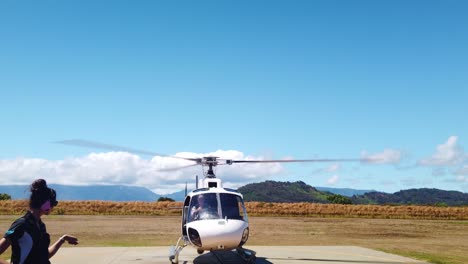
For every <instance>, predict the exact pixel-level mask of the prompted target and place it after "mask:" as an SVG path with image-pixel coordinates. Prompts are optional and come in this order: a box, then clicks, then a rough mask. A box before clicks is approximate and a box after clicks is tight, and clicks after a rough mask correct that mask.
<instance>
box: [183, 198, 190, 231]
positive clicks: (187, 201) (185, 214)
mask: <svg viewBox="0 0 468 264" xmlns="http://www.w3.org/2000/svg"><path fill="white" fill-rule="evenodd" d="M189 205H190V196H187V197H185V201H184V207H183V208H182V235H183V236H187V229H186V228H185V225H186V224H187V218H188V215H189V214H188V211H189V209H190V207H189Z"/></svg>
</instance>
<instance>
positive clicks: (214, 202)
mask: <svg viewBox="0 0 468 264" xmlns="http://www.w3.org/2000/svg"><path fill="white" fill-rule="evenodd" d="M56 143H60V144H66V145H74V146H80V147H88V148H100V149H106V150H113V151H125V152H130V153H135V154H143V155H150V156H163V157H172V158H177V159H184V160H189V161H192V162H194V164H192V165H188V166H184V167H179V168H173V169H169V170H178V169H183V168H187V167H192V166H197V165H201V166H202V167H207V170H206V171H205V170H204V171H203V173H204V175H205V178H204V179H202V180H201V181H200V183H201V184H200V185H201V187H200V188H199V186H198V185H199V182H198V179H197V182H196V189H195V190H193V191H191V192H190V193H188V194H186V197H185V199H184V204H183V208H182V221H181V236H180V238H179V239H178V240H177V243H176V244H175V246H172V247H171V249H170V252H169V260H170V262H171V263H173V264H176V263H178V262H179V254H180V252H181V251H182V250H183V249H184V248H185V247H186V246H188V245H190V246H193V247H195V248H196V249H197V252H198V253H199V254H202V253H203V252H204V251H210V252H216V251H218V250H223V251H235V252H236V254H238V255H239V256H240V257H241V258H242V259H243V260H244V262H246V263H253V262H254V261H255V252H253V251H251V250H247V249H244V248H243V247H242V246H243V245H244V244H245V243H246V242H247V240H248V238H249V221H248V216H247V211H246V209H245V206H244V199H243V196H242V194H241V193H239V192H238V191H236V190H234V189H229V188H224V187H223V184H222V181H221V180H220V179H218V178H216V175H215V173H214V170H213V169H214V167H216V166H219V165H232V164H235V163H284V162H289V163H292V162H348V161H351V162H356V161H368V160H369V159H300V160H293V159H288V160H231V159H221V158H218V157H203V158H183V157H176V156H168V155H162V154H158V153H154V152H150V151H143V150H137V149H132V148H126V147H121V146H115V145H109V144H103V143H99V142H94V141H87V140H80V139H73V140H65V141H59V142H56ZM166 171H168V170H166ZM197 178H198V177H197Z"/></svg>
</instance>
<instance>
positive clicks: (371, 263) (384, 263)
mask: <svg viewBox="0 0 468 264" xmlns="http://www.w3.org/2000/svg"><path fill="white" fill-rule="evenodd" d="M258 259H259V258H257V261H258ZM260 259H263V258H260ZM270 260H272V261H274V260H281V261H285V260H291V261H292V260H294V261H314V262H323V263H329V262H330V263H362V264H366V263H369V264H401V262H394V261H375V260H372V261H366V260H344V259H312V258H310V259H309V258H270ZM255 263H256V264H257V263H262V264H263V263H274V262H270V261H267V262H255Z"/></svg>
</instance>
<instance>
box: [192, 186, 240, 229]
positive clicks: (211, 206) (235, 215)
mask: <svg viewBox="0 0 468 264" xmlns="http://www.w3.org/2000/svg"><path fill="white" fill-rule="evenodd" d="M208 219H235V220H243V221H248V219H247V213H246V210H245V206H244V202H243V200H242V198H241V197H240V196H238V195H235V194H232V193H202V194H198V195H194V196H193V197H192V199H191V200H190V206H189V212H188V222H192V221H198V220H208Z"/></svg>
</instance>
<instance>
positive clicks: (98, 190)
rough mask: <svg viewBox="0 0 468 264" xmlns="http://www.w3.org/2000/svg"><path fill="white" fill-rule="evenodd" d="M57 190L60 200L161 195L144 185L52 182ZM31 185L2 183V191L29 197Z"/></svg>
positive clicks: (136, 198)
mask: <svg viewBox="0 0 468 264" xmlns="http://www.w3.org/2000/svg"><path fill="white" fill-rule="evenodd" d="M49 186H50V187H51V188H53V189H55V191H57V198H58V199H59V200H103V201H156V200H157V199H158V198H159V197H160V195H158V194H156V193H154V192H152V191H150V190H149V189H147V188H144V187H136V186H124V185H90V186H72V185H59V184H50V185H49ZM28 188H29V186H26V185H0V193H7V194H9V195H10V196H11V198H12V199H29V195H30V193H29V190H28Z"/></svg>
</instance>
